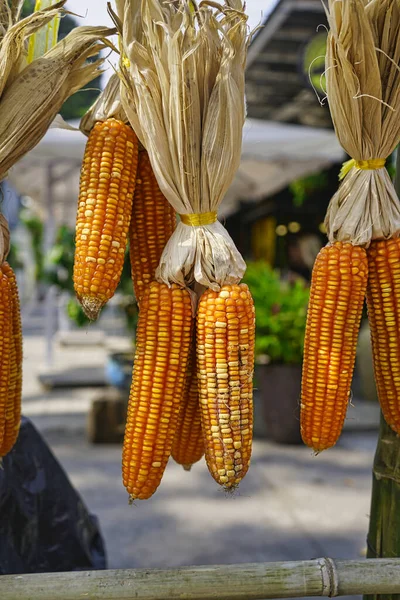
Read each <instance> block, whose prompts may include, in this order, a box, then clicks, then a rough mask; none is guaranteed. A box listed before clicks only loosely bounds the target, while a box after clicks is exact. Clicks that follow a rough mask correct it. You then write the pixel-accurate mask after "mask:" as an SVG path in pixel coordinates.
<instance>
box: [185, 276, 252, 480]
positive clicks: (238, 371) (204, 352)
mask: <svg viewBox="0 0 400 600" xmlns="http://www.w3.org/2000/svg"><path fill="white" fill-rule="evenodd" d="M254 338H255V316H254V303H253V299H252V297H251V294H250V291H249V289H248V287H247V285H245V284H241V285H226V286H224V287H222V288H221V291H220V292H214V291H212V290H207V291H206V292H205V293H204V294H203V296H202V297H201V298H200V302H199V307H198V313H197V368H198V378H199V395H200V404H201V419H202V427H203V435H204V441H205V450H206V460H207V465H208V468H209V471H210V473H211V475H212V476H213V477H214V479H215V480H216V481H217V483H219V484H220V485H223V486H224V487H225V488H226V489H230V488H234V487H236V486H237V485H238V484H239V482H240V481H241V480H242V479H243V477H244V476H245V475H246V473H247V470H248V468H249V464H250V456H251V449H252V433H253V372H254Z"/></svg>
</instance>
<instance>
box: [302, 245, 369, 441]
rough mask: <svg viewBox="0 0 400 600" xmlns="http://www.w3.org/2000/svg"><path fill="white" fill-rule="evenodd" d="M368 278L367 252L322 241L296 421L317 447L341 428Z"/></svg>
mask: <svg viewBox="0 0 400 600" xmlns="http://www.w3.org/2000/svg"><path fill="white" fill-rule="evenodd" d="M354 263H356V264H357V273H353V272H352V270H353V264H354ZM367 279H368V260H367V255H366V251H365V250H364V249H363V248H360V247H359V246H353V245H352V244H350V243H345V242H336V243H335V244H333V245H330V244H329V245H327V246H325V248H323V249H322V250H321V252H320V253H319V255H318V257H317V259H316V262H315V265H314V270H313V276H312V282H311V290H310V302H309V308H308V314H307V327H306V335H305V341H304V358H303V377H302V390H301V411H300V415H301V419H300V425H301V434H302V438H303V441H304V443H305V444H306V445H308V446H310V447H311V448H313V449H314V450H315V451H316V452H320V451H322V450H325V449H327V448H330V447H331V446H334V445H335V444H336V442H337V440H338V438H339V436H340V433H341V431H342V428H343V423H344V419H345V416H346V411H347V405H348V402H349V397H350V391H351V381H352V378H353V370H354V362H355V355H356V347H357V338H358V332H359V328H360V321H361V313H362V307H363V303H364V298H365V293H366V287H367Z"/></svg>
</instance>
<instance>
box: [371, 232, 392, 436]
mask: <svg viewBox="0 0 400 600" xmlns="http://www.w3.org/2000/svg"><path fill="white" fill-rule="evenodd" d="M368 265H369V281H368V290H367V303H368V319H369V322H370V326H371V338H372V350H373V357H374V370H375V379H376V384H377V388H378V396H379V402H380V405H381V408H382V412H383V415H384V417H385V419H386V422H387V423H388V424H389V426H390V427H391V428H392V429H393V430H394V431H395V432H396V433H400V354H399V351H400V239H399V238H397V239H391V240H387V241H375V242H372V244H371V246H370V247H369V249H368Z"/></svg>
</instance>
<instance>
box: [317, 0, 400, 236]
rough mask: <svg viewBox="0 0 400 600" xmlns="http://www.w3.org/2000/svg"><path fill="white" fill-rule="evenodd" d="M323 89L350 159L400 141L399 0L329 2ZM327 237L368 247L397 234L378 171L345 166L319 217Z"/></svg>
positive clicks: (394, 210)
mask: <svg viewBox="0 0 400 600" xmlns="http://www.w3.org/2000/svg"><path fill="white" fill-rule="evenodd" d="M329 9H330V10H329V13H328V21H329V25H330V33H329V37H328V48H327V64H326V67H327V71H326V78H327V92H328V99H329V106H330V110H331V114H332V119H333V123H334V126H335V130H336V133H337V136H338V138H339V141H340V143H341V144H342V146H343V148H344V149H345V150H346V152H347V153H348V154H349V155H350V156H351V157H352V158H354V159H356V160H371V159H378V158H383V159H386V158H387V157H388V156H389V155H390V154H391V153H392V152H393V150H394V149H395V148H396V146H397V144H398V143H399V141H400V119H399V118H398V113H399V111H400V67H399V64H400V36H399V34H398V32H399V28H400V3H399V1H398V0H370V1H369V2H365V1H364V0H347V1H346V2H336V1H335V0H329ZM326 224H327V230H328V235H329V239H330V240H331V241H335V240H342V241H351V242H353V243H355V244H360V245H368V244H369V243H370V241H371V239H375V238H382V237H383V238H388V237H392V236H393V235H397V234H398V233H399V232H400V202H399V200H398V198H397V195H396V192H395V190H394V187H393V184H392V182H391V181H390V178H389V176H388V173H387V171H386V169H378V170H376V171H372V170H359V169H356V168H353V169H352V170H351V171H350V172H349V174H348V175H347V176H346V178H345V180H344V182H343V184H342V185H341V186H340V188H339V190H338V192H337V194H335V196H334V197H333V199H332V201H331V204H330V207H329V210H328V215H327V219H326Z"/></svg>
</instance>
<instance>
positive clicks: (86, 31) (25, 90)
mask: <svg viewBox="0 0 400 600" xmlns="http://www.w3.org/2000/svg"><path fill="white" fill-rule="evenodd" d="M50 12H51V11H50ZM112 33H114V30H110V29H107V28H105V27H77V28H76V29H74V30H73V31H72V32H71V33H70V34H69V35H68V36H67V37H66V38H64V39H63V40H62V41H61V42H59V43H58V44H57V45H56V46H55V47H54V48H52V49H51V50H49V52H47V53H46V54H45V55H44V56H43V57H42V58H39V59H37V60H35V61H34V62H32V63H31V64H30V65H28V66H27V67H26V68H25V69H23V70H22V72H21V73H20V74H19V75H18V76H17V77H16V79H15V80H14V81H13V82H12V84H11V85H10V86H7V88H6V90H5V92H4V94H3V95H2V97H1V98H0V180H1V179H3V178H4V177H5V175H6V173H7V171H8V170H9V169H10V168H11V167H12V165H13V164H15V163H16V162H17V160H19V159H20V158H21V157H22V156H23V155H24V154H26V153H27V152H29V150H31V149H32V148H33V147H34V146H35V145H36V144H37V143H38V142H39V141H40V140H41V138H42V137H43V136H44V134H45V133H46V131H47V129H48V128H49V127H50V124H51V123H52V121H53V119H54V118H55V116H56V115H57V113H58V111H59V110H60V108H61V106H62V105H63V103H64V102H65V100H67V98H69V97H70V96H72V95H73V94H74V93H75V92H77V91H78V90H79V89H81V88H82V87H83V86H84V85H86V83H88V82H90V81H91V80H92V79H94V78H95V77H97V76H98V75H99V72H100V71H99V67H100V65H101V64H102V62H103V59H99V60H97V61H94V62H91V63H89V62H86V61H87V59H88V58H90V57H93V56H95V55H97V54H98V53H99V51H100V50H101V49H102V48H103V47H104V45H103V44H102V43H101V42H99V41H98V40H99V39H101V38H102V37H105V36H107V35H110V34H112Z"/></svg>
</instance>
